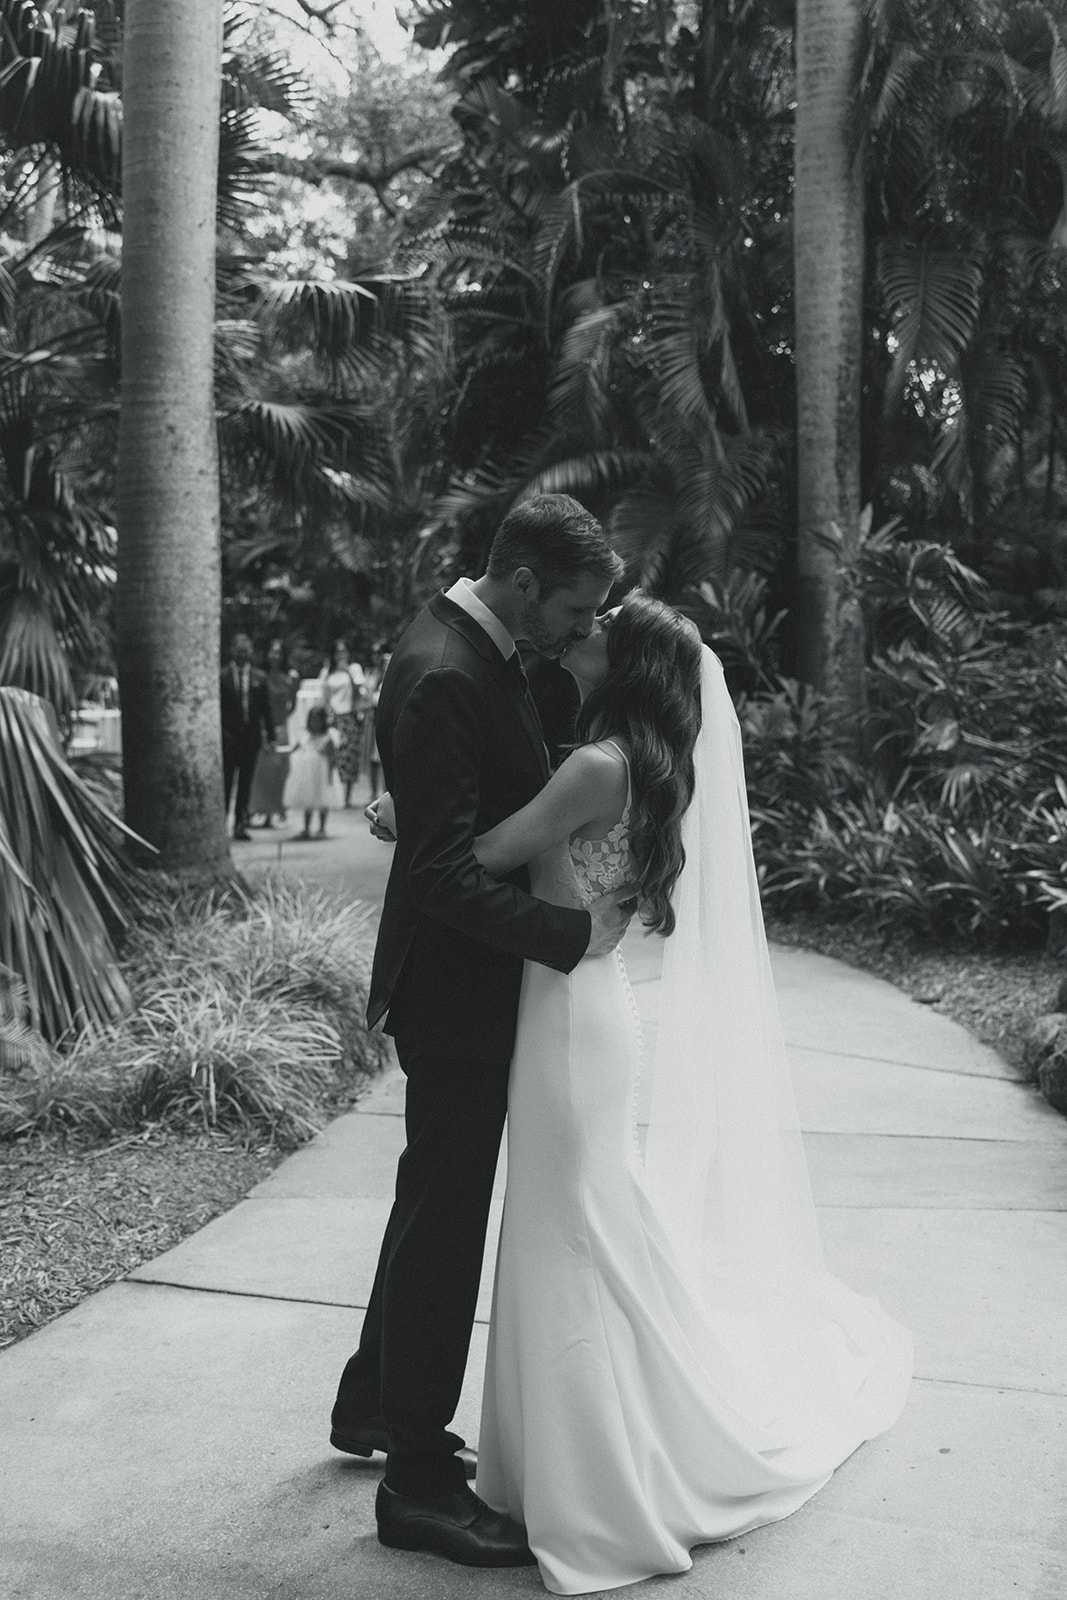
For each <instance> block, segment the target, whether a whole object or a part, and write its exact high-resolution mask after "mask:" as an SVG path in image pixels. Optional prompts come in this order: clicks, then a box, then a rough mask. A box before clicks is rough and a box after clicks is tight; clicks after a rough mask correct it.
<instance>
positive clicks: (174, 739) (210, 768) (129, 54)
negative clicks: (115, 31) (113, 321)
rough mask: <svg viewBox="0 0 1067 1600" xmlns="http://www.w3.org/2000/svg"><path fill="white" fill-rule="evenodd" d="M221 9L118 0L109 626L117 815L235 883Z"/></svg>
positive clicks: (191, 863)
mask: <svg viewBox="0 0 1067 1600" xmlns="http://www.w3.org/2000/svg"><path fill="white" fill-rule="evenodd" d="M221 81H222V0H165V3H164V0H127V4H126V11H125V43H124V58H123V112H124V122H123V175H122V189H123V201H124V230H123V255H122V400H121V413H120V424H119V448H118V469H117V487H116V512H117V523H118V532H119V555H118V588H117V596H116V599H117V621H118V634H119V682H120V689H121V694H122V707H123V750H124V773H125V796H126V817H127V821H128V822H129V824H130V826H131V827H132V828H134V829H135V830H136V831H137V832H138V833H140V834H142V835H143V836H144V837H145V838H146V839H147V840H148V841H149V843H151V844H152V845H154V846H155V847H156V848H157V850H158V851H159V864H160V865H161V866H163V867H164V868H168V869H170V870H173V871H179V872H185V873H192V874H196V875H204V876H208V877H223V876H227V875H229V874H230V873H231V872H232V865H231V861H230V853H229V845H228V842H227V838H226V830H225V818H224V815H223V808H222V805H221V794H222V771H221V736H220V725H219V696H218V663H219V613H220V599H221V591H220V578H219V469H218V447H217V439H216V428H215V396H214V335H215V239H216V200H217V181H218V153H219V110H220V101H221Z"/></svg>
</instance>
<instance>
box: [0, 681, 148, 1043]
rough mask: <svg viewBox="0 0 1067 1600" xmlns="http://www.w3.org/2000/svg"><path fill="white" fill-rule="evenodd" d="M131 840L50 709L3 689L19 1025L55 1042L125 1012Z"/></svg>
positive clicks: (9, 959) (0, 934)
mask: <svg viewBox="0 0 1067 1600" xmlns="http://www.w3.org/2000/svg"><path fill="white" fill-rule="evenodd" d="M124 835H127V836H128V830H127V829H126V828H125V827H124V826H123V824H122V823H121V822H119V821H118V819H117V818H115V817H112V816H111V815H110V814H109V813H108V812H106V811H105V810H104V809H103V808H102V807H101V806H100V804H99V802H98V801H97V800H96V799H95V798H94V796H93V794H92V793H91V791H90V790H89V789H87V788H86V786H85V785H84V784H83V783H82V781H81V779H80V778H79V777H78V776H77V774H76V773H75V772H74V771H73V769H72V768H71V766H70V765H69V763H68V762H67V761H66V759H65V758H64V756H63V754H62V752H61V749H60V746H59V740H58V737H57V728H56V725H55V719H54V715H53V714H52V712H51V708H50V707H49V705H48V703H47V701H44V700H41V699H38V698H37V697H36V696H34V695H31V694H29V693H27V692H26V691H25V690H22V689H12V688H2V687H0V871H2V874H3V881H4V894H3V897H2V899H0V967H3V968H6V969H8V970H9V971H10V972H12V973H14V974H15V976H16V978H17V979H18V981H19V984H20V985H21V987H22V990H24V991H25V1005H24V1007H22V1008H20V1009H21V1010H22V1012H23V1013H24V1016H20V1018H19V1020H25V1021H26V1022H28V1024H29V1025H30V1027H31V1028H32V1029H34V1030H36V1031H37V1032H38V1033H40V1034H41V1035H42V1036H43V1037H44V1038H45V1039H48V1040H50V1041H53V1042H56V1041H58V1040H61V1039H64V1038H67V1037H68V1036H70V1035H72V1034H75V1033H78V1032H80V1031H82V1030H84V1029H85V1028H90V1027H94V1026H100V1025H102V1024H105V1023H108V1022H110V1021H112V1020H113V1019H114V1018H115V1017H117V1016H120V1015H121V1014H122V1012H123V1011H125V1010H126V1008H127V1007H128V1005H129V1001H130V996H129V990H128V988H127V985H126V981H125V979H124V978H123V976H122V974H121V972H120V970H119V967H118V962H117V958H116V953H115V944H114V935H115V933H116V931H117V930H118V929H119V928H120V927H121V926H122V925H123V924H124V923H125V922H126V920H127V915H128V909H127V908H128V904H129V898H128V897H129V895H130V893H131V891H132V889H133V885H134V883H135V881H136V880H135V874H134V872H133V869H132V868H131V866H130V865H129V863H128V861H127V859H126V857H125V855H124V853H123V849H122V841H123V837H124ZM131 837H132V836H131Z"/></svg>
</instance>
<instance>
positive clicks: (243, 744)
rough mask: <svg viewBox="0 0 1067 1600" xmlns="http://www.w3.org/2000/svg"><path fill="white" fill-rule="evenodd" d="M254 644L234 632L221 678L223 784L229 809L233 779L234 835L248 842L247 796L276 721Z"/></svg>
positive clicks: (242, 635)
mask: <svg viewBox="0 0 1067 1600" xmlns="http://www.w3.org/2000/svg"><path fill="white" fill-rule="evenodd" d="M252 655H253V648H252V641H251V639H250V638H249V637H248V635H247V633H235V634H234V636H233V639H232V641H231V644H230V661H229V665H228V666H225V667H223V669H222V672H221V674H220V677H219V696H220V700H221V708H222V782H223V793H224V795H225V802H226V809H227V811H228V810H229V808H230V794H231V792H232V790H233V780H234V776H235V775H236V778H237V798H236V800H235V801H234V808H233V813H234V814H233V836H234V838H235V839H248V838H249V837H250V834H249V832H248V795H249V791H250V790H251V788H252V773H253V771H254V770H255V765H256V757H257V755H258V754H259V750H260V746H261V745H262V744H263V743H264V742H265V743H267V744H273V743H274V718H273V717H272V715H271V709H270V696H269V695H268V693H267V675H266V673H265V672H260V671H259V669H258V667H254V666H253V665H252Z"/></svg>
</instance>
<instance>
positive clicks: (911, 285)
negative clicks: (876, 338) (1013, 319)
mask: <svg viewBox="0 0 1067 1600" xmlns="http://www.w3.org/2000/svg"><path fill="white" fill-rule="evenodd" d="M877 281H878V287H879V290H880V292H881V294H882V298H883V300H884V302H885V306H886V310H887V312H888V314H889V317H890V325H891V331H892V336H893V339H894V341H895V343H896V350H895V352H894V355H893V362H892V367H891V369H890V375H889V381H888V383H887V385H886V397H885V409H886V412H887V413H888V412H889V411H891V410H892V409H893V408H894V407H895V406H896V405H897V404H898V402H899V399H900V396H901V394H902V393H903V390H904V383H905V380H906V378H907V375H908V371H909V369H910V368H911V366H912V364H913V362H922V361H929V362H934V363H936V364H937V365H938V366H940V367H941V368H942V369H943V370H944V371H945V372H952V371H954V370H955V367H956V363H957V361H958V358H959V356H960V354H961V352H962V351H963V350H964V349H965V348H966V346H967V344H968V342H969V341H970V339H971V337H972V335H973V333H974V330H975V326H976V324H977V321H978V313H979V310H980V308H981V288H982V265H981V262H980V261H979V260H978V259H977V258H976V257H974V256H969V255H967V254H966V253H964V252H963V251H959V250H940V249H936V248H935V247H934V246H932V245H929V244H927V243H926V242H925V241H924V242H923V243H919V244H916V243H915V242H913V241H912V240H908V239H886V240H883V241H882V243H881V244H880V246H879V249H878V261H877Z"/></svg>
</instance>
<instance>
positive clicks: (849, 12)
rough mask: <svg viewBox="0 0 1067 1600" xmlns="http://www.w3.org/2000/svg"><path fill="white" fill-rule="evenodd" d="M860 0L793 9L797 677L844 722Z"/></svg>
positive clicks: (857, 278) (855, 660) (817, 1)
mask: <svg viewBox="0 0 1067 1600" xmlns="http://www.w3.org/2000/svg"><path fill="white" fill-rule="evenodd" d="M862 43H863V9H862V0H797V20H796V58H797V114H796V157H795V170H796V184H795V214H794V238H795V256H794V272H795V302H796V366H797V497H798V543H797V595H796V603H797V604H796V610H797V614H796V619H795V620H796V637H797V671H798V676H799V677H801V678H803V679H805V680H806V681H807V682H809V683H811V684H813V685H814V686H815V687H816V688H817V689H819V690H821V691H822V692H823V693H825V694H829V695H832V696H833V697H834V698H835V699H836V700H837V701H838V702H839V703H840V704H841V706H842V708H843V709H844V710H846V711H847V712H851V713H852V714H853V721H854V725H855V726H856V727H857V728H858V719H859V714H860V712H861V711H862V707H863V674H864V645H863V627H862V615H861V612H860V609H859V604H858V600H857V598H856V596H855V594H854V592H853V591H852V588H851V586H850V585H849V583H848V582H847V569H848V563H849V561H850V559H851V558H852V557H853V555H854V547H855V544H856V540H857V538H858V533H859V517H860V431H859V419H860V392H861V367H862V355H863V261H864V229H863V224H864V217H863V167H862V163H861V160H860V151H859V149H858V146H857V139H856V122H855V117H854V114H853V107H854V95H855V90H856V86H857V82H858V74H859V67H860V63H861V47H862Z"/></svg>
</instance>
